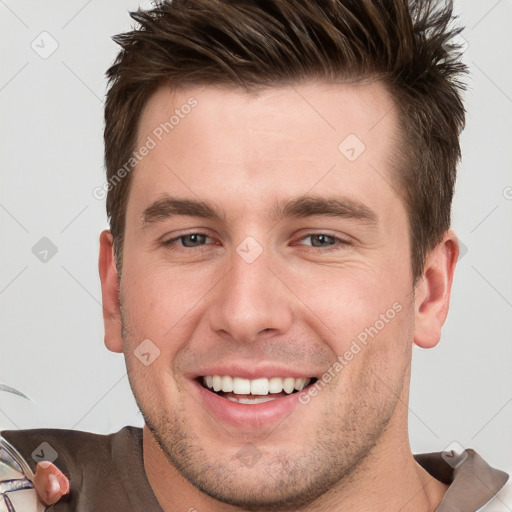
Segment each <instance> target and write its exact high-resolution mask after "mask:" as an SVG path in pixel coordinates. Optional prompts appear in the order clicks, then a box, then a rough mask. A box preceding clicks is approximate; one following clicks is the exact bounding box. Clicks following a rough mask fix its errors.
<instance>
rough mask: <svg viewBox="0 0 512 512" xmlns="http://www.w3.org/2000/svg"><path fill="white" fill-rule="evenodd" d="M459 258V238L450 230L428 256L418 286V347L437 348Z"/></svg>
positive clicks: (415, 334) (416, 325)
mask: <svg viewBox="0 0 512 512" xmlns="http://www.w3.org/2000/svg"><path fill="white" fill-rule="evenodd" d="M458 255H459V243H458V241H457V237H456V235H455V233H454V232H453V231H452V230H449V231H447V232H446V233H445V235H444V236H443V239H442V240H441V242H440V243H439V244H438V245H437V246H436V247H435V248H434V249H433V250H432V251H431V252H430V254H429V255H428V256H427V259H426V261H425V266H424V270H423V276H422V277H421V280H420V281H419V282H418V284H417V285H416V287H415V302H414V310H415V311H414V312H415V329H414V343H415V344H416V345H418V346H419V347H422V348H432V347H435V346H436V345H437V343H438V342H439V340H440V338H441V328H442V326H443V324H444V322H445V320H446V316H447V314H448V308H449V305H450V293H451V287H452V282H453V275H454V272H455V265H456V263H457V258H458Z"/></svg>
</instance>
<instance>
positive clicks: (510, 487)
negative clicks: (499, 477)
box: [478, 478, 512, 512]
mask: <svg viewBox="0 0 512 512" xmlns="http://www.w3.org/2000/svg"><path fill="white" fill-rule="evenodd" d="M510 510H512V479H510V478H509V479H508V480H507V483H506V484H505V485H504V486H503V487H502V488H501V489H500V490H499V491H498V492H497V493H496V495H495V496H494V497H493V498H492V499H491V500H490V501H489V502H487V503H486V504H485V505H484V506H483V507H482V508H481V509H479V511H478V512H510Z"/></svg>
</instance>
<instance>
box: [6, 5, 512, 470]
mask: <svg viewBox="0 0 512 512" xmlns="http://www.w3.org/2000/svg"><path fill="white" fill-rule="evenodd" d="M139 4H140V2H137V1H135V0H133V1H132V0H130V1H127V0H122V1H121V0H116V1H112V0H109V1H108V2H105V1H103V2H100V1H99V0H89V1H85V0H80V1H77V0H72V1H69V0H68V1H64V0H62V1H45V2H39V1H35V0H34V1H27V0H18V1H14V0H0V38H1V39H0V41H1V62H2V65H1V67H0V109H1V111H0V115H1V119H2V122H1V125H0V147H1V155H2V158H1V167H0V169H1V171H0V172H1V190H0V229H1V243H2V246H1V247H2V250H1V262H0V315H1V324H0V336H1V348H0V349H1V359H0V383H3V384H8V385H10V386H12V387H14V388H17V389H19V390H21V391H23V392H24V393H25V394H27V395H28V396H29V397H30V398H31V401H28V400H25V399H22V398H20V397H18V396H15V395H12V394H9V393H5V392H0V428H4V429H6V428H8V429H15V428H36V427H58V428H74V429H80V430H88V431H94V432H101V433H106V432H113V431H116V430H118V429H119V428H121V427H123V426H124V425H126V424H132V425H142V417H141V415H140V413H139V412H138V409H137V406H136V405H135V402H134V400H133V397H132V394H131V391H130V388H129V385H128V381H127V378H126V372H125V367H124V362H123V357H122V356H121V355H117V354H112V353H110V352H108V351H107V350H106V348H105V347H104V345H103V325H102V315H101V294H100V284H99V278H98V273H97V253H98V247H99V244H98V235H99V233H100V231H101V230H102V229H104V228H106V227H107V222H106V216H105V212H104V201H101V200H98V199H96V198H95V197H94V196H93V193H92V191H93V189H94V188H95V187H98V186H101V185H102V184H103V182H104V175H103V160H102V159H103V153H102V152H103V145H102V129H103V112H102V108H103V105H102V98H103V95H104V92H105V85H106V84H105V80H104V72H105V70H106V69H107V67H108V66H109V64H110V63H111V62H112V60H113V58H114V55H115V53H116V51H117V49H116V46H115V44H114V43H113V42H112V41H111V40H110V36H111V35H113V34H116V33H119V32H121V31H125V30H127V29H128V28H129V27H130V24H131V21H130V19H129V17H128V15H127V11H128V10H133V9H135V8H136V7H137V5H139ZM140 5H142V6H143V7H147V6H148V5H149V2H145V3H142V4H140ZM456 7H457V11H458V12H460V15H461V19H462V22H463V23H464V24H465V25H466V27H467V28H466V30H465V31H464V33H463V38H464V39H465V40H466V41H467V42H468V48H467V50H466V52H465V57H464V58H465V60H466V62H467V63H468V64H469V65H470V67H471V82H470V89H469V91H468V94H467V103H466V104H467V109H468V116H467V129H466V131H465V133H464V135H463V138H462V144H463V154H464V157H463V161H462V165H461V166H460V169H459V178H458V183H457V192H456V199H455V204H454V216H453V226H454V228H455V230H456V232H457V233H458V234H459V236H460V238H461V240H462V243H463V244H464V246H465V247H466V248H467V253H466V254H463V256H462V258H461V259H460V262H459V266H458V269H457V272H456V277H455V285H454V289H453V294H452V303H451V311H450V315H449V319H448V321H447V323H446V326H445V328H444V331H443V336H442V340H441V343H440V344H439V346H438V347H437V348H435V349H433V350H421V349H415V352H414V361H413V380H412V390H411V402H410V412H411V414H410V437H411V444H412V449H413V451H415V452H418V451H439V450H442V449H444V448H445V447H446V446H447V445H448V444H450V443H451V442H452V441H457V442H458V443H460V444H461V445H462V446H464V447H472V448H475V449H476V450H477V451H479V452H480V453H481V454H482V455H483V456H484V457H485V458H486V459H488V461H489V462H490V463H491V464H493V465H496V466H498V467H501V468H504V469H508V470H512V460H511V456H512V436H511V434H510V433H511V432H512V371H511V370H512V325H511V318H512V265H511V262H512V233H511V231H512V230H511V224H512V222H511V220H512V172H511V163H512V153H511V150H510V147H511V144H512V68H511V66H510V55H512V39H511V38H510V27H511V24H512V0H500V1H491V2H488V1H482V0H459V1H458V2H456ZM43 32H46V33H47V34H44V33H43ZM42 33H43V34H42ZM57 44H58V47H57V48H56V49H55V51H54V52H53V53H52V54H51V55H48V54H49V53H50V52H51V50H52V49H53V47H54V46H55V45H57ZM43 57H45V58H43ZM43 237H47V238H48V239H49V240H51V242H52V243H53V244H54V245H55V246H56V248H57V253H56V254H55V255H53V256H52V253H51V250H49V248H48V246H46V245H44V244H45V242H40V243H41V244H43V245H42V246H41V247H40V246H37V245H36V244H37V243H38V241H39V240H40V239H41V238H43ZM46 243H47V242H46ZM35 245H36V249H37V250H34V252H36V254H39V257H44V256H45V253H44V252H43V253H40V251H41V250H43V251H44V250H49V251H50V252H48V254H47V255H46V258H47V261H46V262H43V261H40V259H38V257H36V255H35V254H34V253H33V247H34V246H35Z"/></svg>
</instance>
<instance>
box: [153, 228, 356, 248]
mask: <svg viewBox="0 0 512 512" xmlns="http://www.w3.org/2000/svg"><path fill="white" fill-rule="evenodd" d="M193 235H198V236H204V237H206V238H211V237H210V236H209V235H208V234H206V233H202V232H200V231H195V232H193V233H187V234H185V235H180V236H177V237H175V238H172V239H170V240H167V241H165V242H163V245H164V246H166V247H172V246H173V245H175V244H176V242H178V241H180V240H181V239H183V238H186V237H189V236H193ZM319 236H324V237H328V238H330V239H332V240H334V241H335V243H333V244H329V245H326V246H323V247H315V246H313V245H304V246H305V247H308V249H307V250H315V249H321V250H323V251H324V252H326V251H329V250H336V249H337V248H339V246H340V245H342V246H347V245H351V244H350V242H348V241H347V240H345V239H343V238H339V237H337V236H334V235H330V234H329V233H309V234H306V235H304V236H301V237H300V238H298V239H297V240H295V241H293V242H292V245H303V244H299V243H298V242H300V241H302V240H305V239H307V238H311V237H319ZM204 245H206V244H201V245H199V246H195V247H186V246H184V245H181V247H182V248H183V249H196V248H198V247H203V246H204Z"/></svg>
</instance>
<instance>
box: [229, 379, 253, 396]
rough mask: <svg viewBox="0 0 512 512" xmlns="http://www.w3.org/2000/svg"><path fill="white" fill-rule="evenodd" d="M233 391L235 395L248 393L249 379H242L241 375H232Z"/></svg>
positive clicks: (249, 391) (249, 388)
mask: <svg viewBox="0 0 512 512" xmlns="http://www.w3.org/2000/svg"><path fill="white" fill-rule="evenodd" d="M233 393H236V394H237V395H250V394H251V381H250V380H249V379H242V378H241V377H234V378H233Z"/></svg>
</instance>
